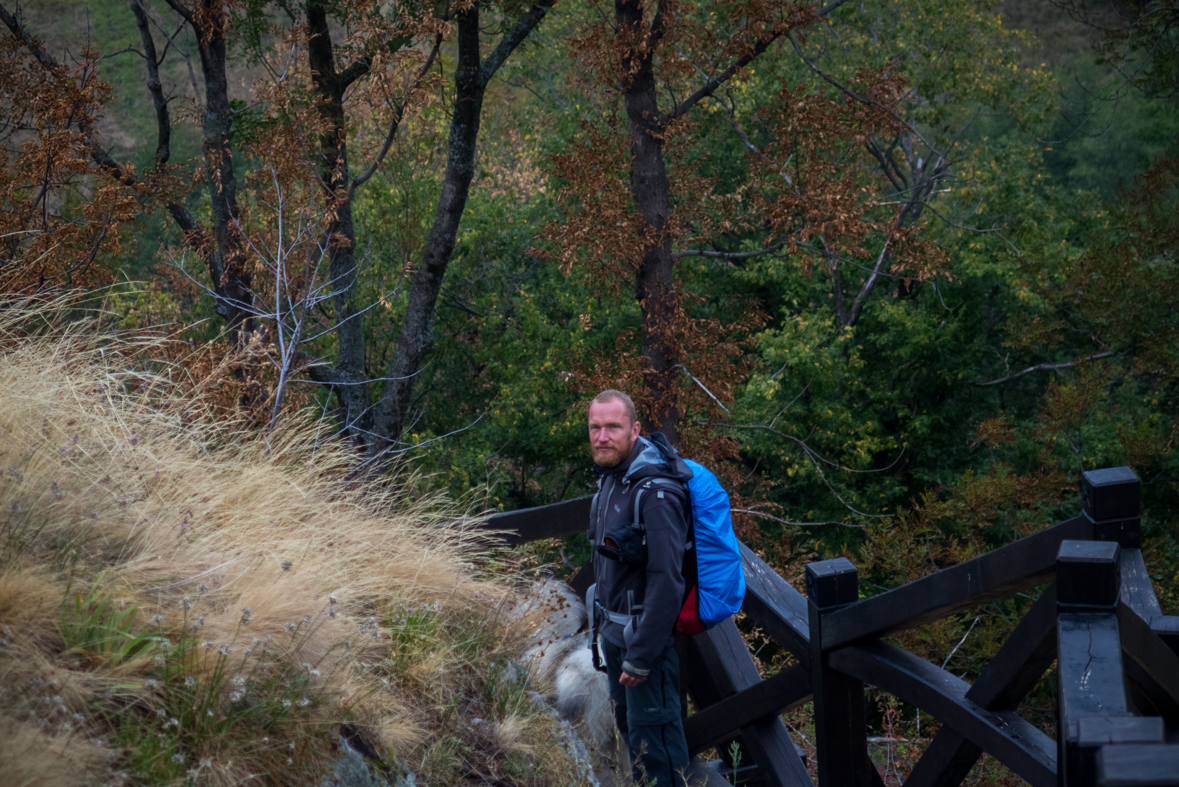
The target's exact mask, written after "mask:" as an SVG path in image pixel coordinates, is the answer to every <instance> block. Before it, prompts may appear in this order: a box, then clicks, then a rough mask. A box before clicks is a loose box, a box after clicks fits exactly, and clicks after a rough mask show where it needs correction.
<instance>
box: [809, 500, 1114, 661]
mask: <svg viewBox="0 0 1179 787" xmlns="http://www.w3.org/2000/svg"><path fill="white" fill-rule="evenodd" d="M1090 528H1091V523H1090V522H1089V521H1088V520H1086V519H1085V518H1084V517H1075V518H1073V519H1070V520H1068V521H1067V522H1061V523H1060V524H1058V525H1054V526H1052V527H1050V528H1047V529H1045V530H1041V531H1040V532H1039V533H1034V534H1033V535H1030V536H1027V537H1025V538H1021V539H1019V540H1018V541H1013V542H1012V543H1010V544H1007V545H1006V546H1003V547H1000V548H999V549H996V550H994V551H992V552H987V553H986V554H985V555H980V556H978V557H976V558H974V559H973V560H968V561H966V562H965V563H959V564H958V565H956V566H951V567H950V568H944V569H942V570H941V571H937V572H935V573H933V574H930V575H929V576H927V577H922V578H921V579H918V580H916V581H913V582H910V583H909V584H907V585H903V586H901V587H899V588H896V589H895V590H888V591H885V592H884V593H881V594H880V595H878V596H872V597H871V598H867V599H864V600H863V601H861V602H859V603H858V604H852V605H851V606H848V607H845V608H843V609H840V610H839V611H837V612H833V613H831V615H830V616H829V618H827V619H825V620H824V622H823V642H822V647H823V650H824V651H828V650H835V649H836V648H841V647H845V646H847V645H850V644H852V643H853V642H857V641H860V640H866V639H872V638H876V637H883V636H885V635H887V634H892V633H894V632H897V631H902V630H904V629H910V628H915V627H917V626H920V625H922V624H924V623H929V622H931V621H934V620H937V619H939V618H944V617H946V616H948V615H952V614H954V613H955V612H960V611H962V610H964V609H969V608H971V607H975V606H978V605H980V604H985V603H987V602H988V601H994V600H995V599H1000V598H1003V597H1005V596H1010V595H1012V594H1013V593H1016V592H1018V591H1021V590H1026V589H1027V588H1030V587H1035V586H1036V585H1040V584H1043V583H1044V582H1047V581H1048V580H1050V579H1051V578H1052V575H1053V572H1054V571H1055V565H1056V550H1057V548H1058V547H1059V546H1060V542H1061V541H1064V540H1066V539H1078V538H1085V537H1086V536H1087V535H1088V533H1089V530H1090Z"/></svg>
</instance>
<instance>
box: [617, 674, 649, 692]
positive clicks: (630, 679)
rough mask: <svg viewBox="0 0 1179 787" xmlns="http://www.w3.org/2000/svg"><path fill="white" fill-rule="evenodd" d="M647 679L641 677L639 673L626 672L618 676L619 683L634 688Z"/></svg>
mask: <svg viewBox="0 0 1179 787" xmlns="http://www.w3.org/2000/svg"><path fill="white" fill-rule="evenodd" d="M645 680H646V678H641V677H639V676H637V675H629V674H627V673H625V672H624V673H622V674H621V675H619V676H618V682H619V683H621V684H622V685H623V686H630V687H631V688H632V689H633V688H634V687H635V686H637V685H639V684H640V683H642V682H643V681H645Z"/></svg>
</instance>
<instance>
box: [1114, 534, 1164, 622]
mask: <svg viewBox="0 0 1179 787" xmlns="http://www.w3.org/2000/svg"><path fill="white" fill-rule="evenodd" d="M1121 599H1122V603H1123V604H1125V605H1126V606H1127V607H1129V608H1130V609H1132V610H1134V612H1136V613H1137V614H1138V617H1140V618H1143V619H1145V620H1150V619H1151V618H1152V617H1154V616H1155V615H1161V614H1163V611H1162V610H1161V609H1160V608H1159V600H1158V597H1157V596H1155V594H1154V583H1153V582H1151V580H1150V574H1149V573H1147V571H1146V563H1145V561H1143V559H1142V550H1141V549H1128V548H1126V547H1122V594H1121Z"/></svg>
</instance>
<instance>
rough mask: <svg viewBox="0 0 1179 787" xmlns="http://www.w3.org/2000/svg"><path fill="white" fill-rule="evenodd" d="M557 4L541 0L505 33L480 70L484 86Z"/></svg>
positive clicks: (553, 1)
mask: <svg viewBox="0 0 1179 787" xmlns="http://www.w3.org/2000/svg"><path fill="white" fill-rule="evenodd" d="M555 2H556V0H541V2H538V3H535V4H534V5H533V6H532V7H531V8H529V9H528V10H527V11H525V12H524V15H523V16H522V17H520V18H519V19H518V20H517V21H516V24H514V25H512V29H511V30H509V31H508V32H506V33H504V37H503V38H501V39H500V42H499V44H498V45H496V47H495V49H493V50H492V51H491V54H489V55H488V56H487V59H486V60H484V61H483V65H482V66H481V67H480V69H479V74H480V79H481V80H482V82H483V84H484V85H486V84H487V83H488V82H490V81H491V78H492V77H493V76H495V72H496V71H499V69H500V66H502V65H503V64H504V63H505V62H507V59H508V57H510V56H511V54H512V52H514V51H516V47H518V46H520V44H521V42H523V41H524V39H525V38H527V37H528V34H529V33H531V32H532V30H533V29H534V28H535V27H536V26H537V25H539V24H540V21H541V20H542V19H544V17H545V14H547V13H548V12H549V9H550V8H552V7H553V3H555Z"/></svg>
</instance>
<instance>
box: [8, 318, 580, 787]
mask: <svg viewBox="0 0 1179 787" xmlns="http://www.w3.org/2000/svg"><path fill="white" fill-rule="evenodd" d="M68 313H69V312H68V310H67V309H64V308H62V306H61V305H60V304H58V305H56V306H49V307H45V306H31V305H28V304H21V303H12V302H9V303H4V304H0V402H3V406H2V407H0V435H2V438H0V773H3V774H5V777H4V778H5V780H6V781H5V783H6V784H10V785H13V787H34V786H37V787H40V786H41V785H44V786H45V787H69V786H71V785H83V784H111V785H120V784H135V785H181V784H192V785H206V784H207V785H232V784H241V783H245V782H251V783H260V784H276V785H277V784H284V785H316V787H318V785H320V784H321V783H323V780H324V778H325V777H327V778H330V775H331V764H332V762H333V761H336V760H339V758H340V751H339V750H338V745H337V741H338V740H339V733H340V730H341V724H343V723H346V724H347V725H348V728H349V729H352V730H355V731H358V733H357V734H359V735H360V737H361V738H363V739H364V742H365V743H366V744H367V746H366V747H365V748H367V747H368V746H371V747H372V751H373V752H375V753H376V754H377V755H378V756H379V758H380V760H381V761H382V762H383V763H384V765H385V766H387V767H389V768H391V769H393V770H397V769H401V770H403V771H412V772H413V773H414V774H416V778H417V779H418V781H419V783H428V784H431V785H434V784H439V785H446V784H458V783H460V782H465V781H467V780H469V779H470V778H472V777H474V778H480V779H487V780H501V781H505V782H507V783H515V784H520V785H533V784H534V785H541V784H550V783H557V782H559V783H560V784H561V785H567V784H573V783H577V776H576V773H575V769H574V766H573V764H572V762H571V760H570V758H569V757H568V756H566V755H565V754H564V753H563V750H562V749H561V747H560V746H559V745H558V744H559V741H560V734H561V733H560V730H559V728H558V727H557V724H556V722H554V721H553V720H552V719H551V718H549V716H548V715H547V714H546V713H545V712H544V711H543V709H537V708H535V707H534V706H533V702H532V701H531V700H530V699H529V692H528V689H529V687H528V685H527V684H526V679H525V678H524V677H522V673H520V676H519V677H518V676H517V671H515V670H513V669H511V667H510V664H509V660H508V657H509V655H510V653H511V648H512V647H514V643H515V642H516V638H517V637H518V633H514V632H513V631H512V630H511V629H510V627H508V626H505V625H504V624H503V623H502V621H503V620H504V619H505V616H504V610H505V609H506V608H507V607H508V606H509V605H510V603H511V593H510V590H509V586H508V584H507V582H506V581H505V580H504V579H502V578H496V577H494V576H492V575H490V574H488V573H483V574H481V573H480V571H479V570H478V569H477V568H476V566H477V564H478V563H479V561H480V560H481V558H482V556H483V552H484V550H485V547H486V544H485V543H484V542H483V541H481V540H480V538H479V537H478V536H477V535H476V534H475V533H474V532H472V531H471V530H470V529H469V528H464V527H462V526H453V525H448V524H447V523H450V522H456V521H459V522H462V521H470V519H469V518H468V517H465V516H463V514H465V513H466V512H465V511H463V510H461V509H460V506H458V505H456V504H455V503H454V502H452V501H449V500H447V499H446V498H445V497H443V496H440V495H437V494H431V493H428V492H425V491H423V490H424V489H425V486H424V485H423V484H422V483H421V482H420V480H419V479H415V478H413V477H412V476H405V477H401V478H398V479H395V481H393V482H389V481H374V480H369V481H363V482H362V481H356V480H355V479H352V478H350V476H349V472H350V471H351V470H353V469H354V467H355V464H356V463H355V458H354V457H353V456H351V455H350V454H349V452H348V451H347V449H346V448H345V447H343V446H341V445H338V444H336V443H334V442H332V441H331V440H324V439H323V438H322V435H321V432H320V430H318V429H317V428H316V425H315V424H314V423H305V422H302V421H299V420H298V419H297V418H292V419H290V420H288V422H287V423H286V425H285V426H282V427H280V428H279V429H278V430H277V431H276V432H275V433H273V434H271V435H268V436H258V435H255V434H253V433H250V432H248V431H247V430H245V429H243V428H241V427H240V426H239V425H236V424H232V423H230V424H226V423H217V422H215V421H214V420H213V419H211V418H210V417H209V416H208V414H207V413H206V412H204V411H202V409H201V405H200V402H199V401H194V400H192V399H191V398H186V397H184V396H182V395H181V394H180V393H178V389H177V388H174V387H172V386H170V385H169V384H168V383H167V382H166V380H165V379H164V378H163V377H161V376H158V375H154V374H152V373H150V372H149V371H147V370H150V368H151V365H150V363H148V362H147V359H150V358H151V357H152V355H153V349H154V348H156V347H157V345H155V344H154V343H153V340H150V339H144V338H136V337H126V336H117V335H111V334H109V333H102V332H100V331H97V330H95V329H94V328H93V327H92V326H91V325H90V324H88V323H85V322H82V323H79V322H73V323H71V322H69V321H68V320H66V319H65V315H66V314H68ZM370 753H371V752H370ZM387 775H388V776H389V778H390V779H393V778H394V777H395V776H396V775H397V774H396V773H392V772H389V773H388V774H387Z"/></svg>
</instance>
